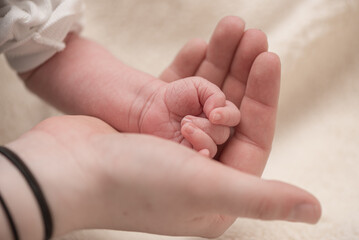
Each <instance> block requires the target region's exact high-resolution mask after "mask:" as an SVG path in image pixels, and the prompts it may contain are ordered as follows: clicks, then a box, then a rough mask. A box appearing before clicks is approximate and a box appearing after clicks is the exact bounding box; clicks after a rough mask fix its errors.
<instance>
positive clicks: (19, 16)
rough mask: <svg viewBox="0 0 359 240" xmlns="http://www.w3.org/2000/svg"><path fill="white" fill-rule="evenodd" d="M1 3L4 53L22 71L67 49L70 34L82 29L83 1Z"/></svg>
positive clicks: (0, 34) (0, 36)
mask: <svg viewBox="0 0 359 240" xmlns="http://www.w3.org/2000/svg"><path fill="white" fill-rule="evenodd" d="M0 4H2V6H0V16H1V18H0V52H4V53H5V56H6V58H7V61H8V62H9V64H10V66H11V67H12V68H13V69H14V70H16V71H17V72H18V73H22V72H26V71H29V70H31V69H34V68H36V67H38V66H39V65H41V64H42V63H44V62H45V61H46V60H48V59H49V58H51V57H52V56H53V55H54V54H55V53H56V52H58V51H61V50H63V49H64V48H65V44H64V42H63V41H64V39H65V37H66V36H67V34H68V33H69V32H80V31H81V29H82V25H83V24H82V21H81V20H82V13H83V10H84V4H83V2H82V1H81V0H33V1H20V0H8V1H7V2H6V3H5V4H4V3H0Z"/></svg>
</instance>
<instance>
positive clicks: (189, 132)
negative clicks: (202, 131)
mask: <svg viewBox="0 0 359 240" xmlns="http://www.w3.org/2000/svg"><path fill="white" fill-rule="evenodd" d="M185 131H186V132H187V133H188V134H193V133H194V131H195V128H194V127H193V126H192V124H187V125H186V128H185Z"/></svg>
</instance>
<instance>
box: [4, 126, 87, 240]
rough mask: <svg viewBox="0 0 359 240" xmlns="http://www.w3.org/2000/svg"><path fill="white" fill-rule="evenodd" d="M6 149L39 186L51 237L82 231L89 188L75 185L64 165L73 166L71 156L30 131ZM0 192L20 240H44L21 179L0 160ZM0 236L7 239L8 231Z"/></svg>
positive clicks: (36, 211)
mask: <svg viewBox="0 0 359 240" xmlns="http://www.w3.org/2000/svg"><path fill="white" fill-rule="evenodd" d="M7 147H8V148H9V149H11V150H12V151H14V152H15V153H16V154H17V155H19V157H20V158H21V159H22V160H23V161H24V162H25V164H26V165H27V167H28V168H29V169H30V171H31V172H32V174H33V175H34V176H35V178H36V180H37V181H38V182H39V184H40V186H41V188H42V191H43V193H44V195H45V199H46V200H47V204H48V206H49V209H50V211H51V214H52V219H53V224H54V225H53V226H54V232H53V236H54V237H55V236H60V235H63V234H65V233H68V232H70V231H73V230H78V229H83V228H86V226H87V218H88V216H85V213H86V210H88V209H85V208H84V207H83V205H86V204H84V203H86V202H91V200H92V199H89V198H88V196H87V195H86V194H88V193H89V192H90V193H92V192H91V187H92V186H90V185H89V184H88V183H87V182H85V183H86V184H84V183H83V182H82V184H81V185H80V186H79V184H76V180H77V179H74V178H73V177H72V176H74V175H75V174H74V173H73V172H72V168H71V167H67V166H66V162H73V161H72V159H71V158H72V156H71V154H68V153H67V152H66V149H64V148H63V147H62V146H61V144H60V143H58V142H57V141H56V140H55V139H54V138H52V137H51V136H50V135H48V134H46V133H43V132H39V131H31V133H27V134H25V135H24V136H22V137H21V138H20V139H18V140H16V141H14V142H12V143H10V144H8V145H7ZM0 190H1V193H2V196H3V198H4V199H5V200H6V202H7V205H8V208H9V210H10V211H11V214H12V216H13V218H14V221H15V223H16V227H17V229H18V232H19V237H20V239H21V240H24V239H25V240H26V239H44V222H43V218H42V214H41V211H40V208H39V203H38V202H37V200H36V198H35V197H34V193H33V192H32V190H31V188H30V187H29V185H28V182H27V181H26V180H25V178H24V176H23V175H22V174H21V173H20V171H18V169H17V168H16V167H14V166H13V165H12V164H11V162H10V161H8V160H7V159H4V158H3V157H2V158H1V159H0ZM76 191H78V192H76ZM5 227H8V224H7V225H5ZM1 228H3V227H0V229H1ZM1 232H4V233H5V235H7V236H8V235H9V229H8V230H5V231H4V230H3V229H1ZM10 235H11V232H10ZM0 236H1V235H0ZM1 239H3V238H1ZM4 239H12V238H4Z"/></svg>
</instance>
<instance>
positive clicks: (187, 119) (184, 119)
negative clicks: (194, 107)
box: [181, 117, 192, 126]
mask: <svg viewBox="0 0 359 240" xmlns="http://www.w3.org/2000/svg"><path fill="white" fill-rule="evenodd" d="M190 122H192V120H191V119H189V118H187V117H184V118H182V121H181V126H183V125H184V124H186V123H190Z"/></svg>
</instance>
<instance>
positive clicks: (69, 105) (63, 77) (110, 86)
mask: <svg viewBox="0 0 359 240" xmlns="http://www.w3.org/2000/svg"><path fill="white" fill-rule="evenodd" d="M66 41H67V47H66V48H65V50H64V51H62V52H60V53H58V54H56V55H55V56H54V57H53V58H51V59H50V60H48V61H47V62H46V63H45V64H43V65H42V66H40V67H39V68H38V69H36V70H35V71H33V73H32V74H31V75H23V77H24V78H27V79H26V80H25V81H26V85H27V86H28V88H29V89H30V90H31V91H33V92H34V93H36V94H37V95H38V96H40V97H41V98H43V99H45V100H46V101H47V102H49V103H51V104H52V105H54V106H55V107H57V108H58V109H60V110H62V111H64V112H66V113H70V114H83V115H90V116H95V117H98V118H100V119H103V120H104V121H106V122H108V123H109V124H111V125H112V126H114V127H115V128H117V130H126V131H132V132H137V131H138V129H137V126H138V123H137V121H138V118H139V115H140V111H141V109H142V107H143V104H145V103H146V101H147V100H148V98H149V97H150V95H151V94H152V92H153V91H154V89H155V88H157V87H158V85H161V84H164V83H163V82H161V81H159V80H158V79H156V78H154V77H152V76H150V75H148V74H145V73H143V72H140V71H137V70H135V69H133V68H131V67H129V66H127V65H125V64H123V63H122V62H120V61H119V60H118V59H117V58H115V57H114V56H113V55H112V54H111V53H109V52H108V51H107V50H106V49H104V48H103V47H101V46H100V45H99V44H97V43H94V42H92V41H90V40H87V39H84V38H82V37H79V36H77V35H69V36H68V38H67V40H66Z"/></svg>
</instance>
